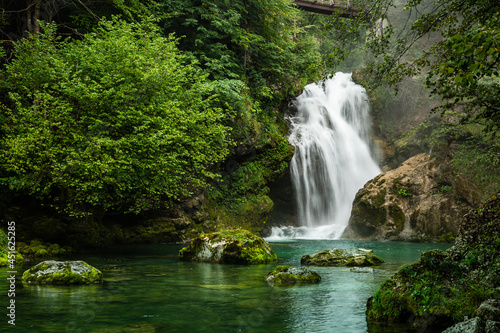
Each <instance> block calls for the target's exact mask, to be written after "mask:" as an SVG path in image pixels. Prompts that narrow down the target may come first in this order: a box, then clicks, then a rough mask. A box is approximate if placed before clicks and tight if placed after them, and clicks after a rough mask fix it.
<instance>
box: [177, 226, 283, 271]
mask: <svg viewBox="0 0 500 333" xmlns="http://www.w3.org/2000/svg"><path fill="white" fill-rule="evenodd" d="M179 259H180V260H183V261H202V262H213V263H223V264H243V265H245V264H264V263H270V262H275V261H276V260H277V259H278V257H277V256H276V253H274V251H273V249H272V248H271V246H270V245H269V244H268V243H267V242H266V241H265V240H263V239H262V238H261V237H259V236H257V235H254V234H252V233H251V232H249V231H247V230H242V229H239V230H225V231H221V232H214V233H211V234H202V235H199V236H198V237H197V238H194V239H192V240H191V243H190V244H189V246H187V247H185V248H183V249H181V250H180V251H179Z"/></svg>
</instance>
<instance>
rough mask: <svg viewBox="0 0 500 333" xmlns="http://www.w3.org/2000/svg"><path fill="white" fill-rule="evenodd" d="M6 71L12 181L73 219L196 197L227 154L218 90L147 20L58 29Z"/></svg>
mask: <svg viewBox="0 0 500 333" xmlns="http://www.w3.org/2000/svg"><path fill="white" fill-rule="evenodd" d="M43 30H44V31H43V32H42V33H40V34H37V35H35V36H31V37H30V38H29V39H22V40H20V41H19V42H17V43H16V44H15V58H14V59H12V60H11V61H10V62H9V63H8V64H7V65H6V66H5V68H4V72H3V78H2V85H1V87H0V88H1V89H2V90H3V93H4V94H7V96H8V98H7V99H6V103H5V105H4V106H2V118H1V119H0V120H1V123H2V133H1V134H2V136H3V138H2V142H1V145H0V166H1V169H0V177H1V183H0V184H1V185H2V186H6V187H8V188H9V189H10V190H13V191H24V192H26V193H29V194H30V195H33V196H36V197H37V198H39V199H40V200H42V201H43V202H46V203H49V204H50V205H52V206H54V207H56V208H58V209H59V210H61V211H63V212H66V213H68V214H70V215H77V216H81V215H89V214H93V213H94V214H95V213H98V212H112V211H120V212H135V213H138V212H140V211H143V210H146V209H151V208H154V207H159V206H160V205H162V204H167V205H168V203H170V202H172V201H175V200H179V199H182V198H185V197H188V196H189V195H191V193H192V192H193V191H195V190H197V189H199V188H203V187H204V186H206V182H207V180H209V179H211V178H214V177H215V174H214V173H213V172H211V171H210V169H211V168H212V167H213V166H214V165H216V164H217V163H219V162H220V161H222V160H223V159H224V158H225V157H226V155H227V154H228V144H229V143H230V142H229V140H228V139H227V135H228V131H229V128H228V127H227V126H225V125H223V121H224V118H225V117H226V114H225V112H224V111H223V110H222V109H221V108H220V107H218V106H217V100H216V96H215V95H214V86H213V84H212V82H210V81H208V80H207V75H205V74H204V73H203V72H202V71H201V70H200V69H199V68H198V67H197V66H196V65H195V64H193V63H192V62H190V61H188V59H186V58H185V57H184V56H183V55H182V54H181V53H180V52H179V51H178V49H177V45H176V44H177V41H176V40H175V39H174V38H171V37H169V38H165V37H162V36H161V35H160V34H159V33H158V31H157V30H156V28H155V26H154V25H153V24H151V23H149V22H148V21H145V22H144V23H141V24H134V23H126V22H124V21H122V20H119V19H112V20H102V21H101V23H100V24H99V27H98V28H97V29H96V31H95V32H93V33H89V34H87V35H85V36H84V38H82V39H81V40H77V41H70V40H60V39H59V38H58V37H56V27H55V26H54V25H45V26H44V27H43Z"/></svg>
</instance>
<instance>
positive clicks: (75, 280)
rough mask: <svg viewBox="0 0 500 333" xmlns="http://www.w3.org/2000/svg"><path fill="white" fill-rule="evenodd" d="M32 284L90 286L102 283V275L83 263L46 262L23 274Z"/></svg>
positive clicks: (26, 280)
mask: <svg viewBox="0 0 500 333" xmlns="http://www.w3.org/2000/svg"><path fill="white" fill-rule="evenodd" d="M23 280H24V281H25V282H27V283H33V284H56V285H57V284H59V285H62V284H90V283H99V282H101V281H102V273H101V271H99V270H98V269H97V268H95V267H92V266H91V265H89V264H87V263H86V262H84V261H56V260H46V261H43V262H41V263H39V264H38V265H36V266H33V267H31V268H30V269H28V270H27V271H26V272H24V273H23Z"/></svg>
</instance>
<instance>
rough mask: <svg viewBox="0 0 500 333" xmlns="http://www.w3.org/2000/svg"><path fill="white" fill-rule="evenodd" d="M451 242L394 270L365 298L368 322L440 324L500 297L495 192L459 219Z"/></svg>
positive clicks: (499, 198)
mask: <svg viewBox="0 0 500 333" xmlns="http://www.w3.org/2000/svg"><path fill="white" fill-rule="evenodd" d="M462 222H463V223H462V225H461V227H460V230H459V235H458V237H457V239H456V241H455V245H454V246H453V247H451V248H450V249H448V250H447V251H444V252H443V251H440V250H431V251H426V252H424V253H423V254H422V256H421V258H420V260H419V261H418V262H416V263H415V264H412V265H406V266H403V267H402V268H400V269H399V271H398V272H397V273H396V274H395V275H393V276H392V277H391V278H390V279H388V280H386V281H385V282H384V283H383V284H382V285H381V286H380V288H379V289H378V290H377V291H376V292H375V294H374V295H373V296H372V297H371V298H370V299H369V300H368V302H367V311H366V315H367V320H368V323H369V324H370V325H375V324H380V325H383V326H386V325H388V324H410V325H411V326H413V327H414V328H417V329H420V328H423V327H427V328H432V327H435V328H439V329H444V328H446V327H449V326H451V325H453V324H455V323H458V322H461V321H462V320H463V319H464V318H466V317H468V318H471V317H473V316H474V315H477V313H479V312H481V311H477V309H478V307H479V305H480V304H481V303H482V302H484V301H486V300H488V299H500V255H499V254H500V194H499V195H496V196H494V197H493V198H492V199H491V200H489V201H488V202H487V203H486V204H485V205H484V206H483V207H482V208H481V209H479V210H472V211H471V212H469V213H468V214H467V215H466V216H465V217H464V218H463V220H462Z"/></svg>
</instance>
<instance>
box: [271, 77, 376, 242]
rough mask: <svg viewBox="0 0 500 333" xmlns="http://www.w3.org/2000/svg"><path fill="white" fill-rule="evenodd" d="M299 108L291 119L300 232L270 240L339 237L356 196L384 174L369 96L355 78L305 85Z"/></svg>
mask: <svg viewBox="0 0 500 333" xmlns="http://www.w3.org/2000/svg"><path fill="white" fill-rule="evenodd" d="M295 103H296V106H297V112H296V114H294V115H293V116H288V117H287V120H288V121H289V124H290V135H289V138H288V140H289V142H290V143H291V144H292V145H293V146H294V147H295V155H294V156H293V159H292V161H291V164H290V173H291V177H292V182H293V184H294V186H295V189H296V193H297V205H298V213H299V221H300V223H301V227H297V228H294V227H279V228H278V227H274V228H273V229H272V234H271V236H270V237H269V238H271V239H276V238H309V239H335V238H339V237H340V236H341V235H342V232H343V231H344V229H345V227H346V226H347V223H348V221H349V217H350V214H351V206H352V202H353V200H354V197H355V195H356V192H357V191H358V190H359V189H360V188H362V187H363V185H364V184H365V183H366V182H367V181H368V180H370V179H372V178H373V177H375V176H376V175H377V174H379V173H380V169H379V167H378V165H377V163H376V162H375V161H374V158H373V156H372V152H371V149H370V145H369V140H370V138H369V132H370V118H369V111H370V106H369V104H368V97H367V95H366V91H365V89H364V88H363V87H361V86H360V85H358V84H355V83H354V82H353V81H352V80H351V74H345V73H337V74H335V75H334V76H333V77H331V78H330V79H327V80H325V81H322V82H319V83H314V84H310V85H308V86H306V87H305V89H304V92H303V93H302V94H301V95H300V96H298V97H297V98H296V101H295Z"/></svg>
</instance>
